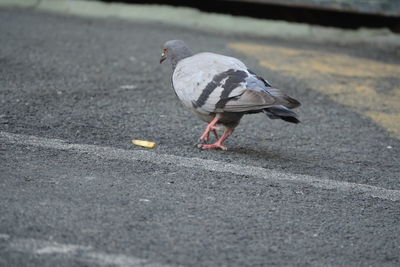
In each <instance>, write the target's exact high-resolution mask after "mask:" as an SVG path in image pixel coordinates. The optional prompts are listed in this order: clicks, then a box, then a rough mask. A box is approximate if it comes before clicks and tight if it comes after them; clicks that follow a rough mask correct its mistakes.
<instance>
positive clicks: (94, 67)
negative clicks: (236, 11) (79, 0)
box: [0, 8, 400, 266]
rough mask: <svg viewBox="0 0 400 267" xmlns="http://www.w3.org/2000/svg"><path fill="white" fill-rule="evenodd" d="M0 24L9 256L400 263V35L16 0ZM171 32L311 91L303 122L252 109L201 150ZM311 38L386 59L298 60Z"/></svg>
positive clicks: (122, 262) (322, 49) (76, 262)
mask: <svg viewBox="0 0 400 267" xmlns="http://www.w3.org/2000/svg"><path fill="white" fill-rule="evenodd" d="M0 22H1V23H0V38H1V40H0V102H1V105H0V141H1V143H0V162H1V164H0V192H1V194H0V266H265V265H280V266H282V265H284V266H294V265H295V266H399V265H400V256H399V255H400V237H399V235H398V233H400V208H399V202H400V185H399V177H400V164H399V155H400V139H399V138H398V136H399V132H398V130H397V129H398V124H399V123H400V122H399V121H397V122H396V119H398V116H399V114H400V113H399V112H398V111H399V109H398V108H399V106H398V104H396V103H398V102H397V101H394V100H397V97H398V95H399V94H398V91H399V90H400V89H399V87H398V84H399V78H398V77H396V75H397V67H400V59H399V58H398V57H396V55H397V54H396V50H394V49H393V47H390V48H389V47H388V48H385V47H379V48H377V47H374V46H367V45H357V44H354V43H353V44H340V45H339V44H334V43H323V42H313V41H312V40H307V41H288V40H286V41H285V40H280V39H272V38H250V37H244V36H235V35H229V34H227V35H224V34H218V33H206V32H202V31H195V30H190V29H185V28H180V27H175V26H168V25H164V24H161V23H145V22H128V21H123V20H118V19H111V18H108V19H93V18H92V19H91V18H82V17H72V16H63V15H54V14H49V13H41V12H35V11H29V10H13V9H6V8H3V9H0ZM169 39H182V40H185V41H186V42H187V43H188V44H189V45H190V46H191V47H192V49H193V50H194V51H195V52H200V51H212V52H218V53H222V54H226V55H232V56H236V57H239V58H241V59H242V60H243V61H244V62H245V63H246V64H247V65H248V66H249V67H251V69H253V70H254V71H256V72H257V73H259V74H260V75H262V76H264V77H265V78H267V79H268V81H269V82H270V83H272V84H273V85H274V86H275V87H278V88H281V89H283V90H284V91H285V92H287V93H288V94H289V95H291V96H293V97H295V98H297V99H299V100H300V101H301V102H302V103H303V106H302V107H301V108H300V109H299V113H300V118H301V120H302V123H301V124H299V125H290V124H287V123H284V122H280V121H272V120H268V119H267V118H266V117H265V116H263V115H262V114H258V115H252V116H247V117H245V118H244V119H243V120H242V123H241V124H240V126H239V127H238V129H237V131H236V132H235V133H234V135H233V136H232V137H231V138H230V139H229V140H228V141H227V142H226V145H227V146H228V148H229V150H228V151H215V150H212V151H202V150H199V149H197V148H196V147H195V146H194V144H195V142H196V140H197V138H198V136H199V135H200V134H201V132H202V130H203V128H204V127H205V125H204V124H203V123H202V122H200V121H198V120H197V119H196V118H195V117H193V116H192V115H191V113H190V112H189V111H187V110H185V109H184V108H183V106H182V105H181V104H180V103H179V102H178V100H177V99H176V97H175V95H174V93H173V91H172V88H171V85H170V73H171V68H170V66H168V65H167V64H165V65H159V64H158V60H159V56H160V52H161V45H162V44H163V43H164V42H165V41H166V40H169ZM282 48H285V49H286V50H280V49H282ZM257 49H259V50H257ZM260 49H261V50H260ZM271 49H272V50H271ZM257 51H258V53H257ZM268 51H269V53H271V54H270V56H268V57H267V58H265V57H266V55H268V54H266V53H267V52H268ZM271 51H272V52H271ZM288 51H289V52H288ZM296 51H300V53H299V54H300V56H301V55H304V53H305V52H304V51H308V52H307V53H308V54H307V53H305V55H306V56H307V58H309V57H312V56H313V55H314V56H315V58H321V57H322V58H323V57H324V55H325V56H326V55H328V56H331V55H335V57H333V58H334V59H332V57H328V59H329V60H336V61H329V62H335V64H336V63H337V64H344V65H345V66H348V64H354V66H357V69H361V70H363V69H362V68H363V66H365V65H368V66H375V67H376V68H372V70H364V71H363V72H362V73H361V74H360V73H358V72H355V73H351V72H350V74H351V75H350V77H349V75H348V76H346V75H345V74H343V73H341V72H340V71H341V70H343V68H341V67H338V68H339V69H334V70H332V69H330V68H328V69H327V67H326V66H327V65H326V63H321V62H318V61H313V62H314V63H310V64H308V65H306V66H300V67H299V68H294V69H293V68H291V66H293V65H294V64H300V63H299V62H301V60H300V61H296V60H295V57H294V55H297V54H296ZM310 51H311V52H310ZM293 53H294V54H293ZM310 53H311V54H310ZM336 56H337V57H336ZM277 57H278V58H277ZM268 58H270V59H271V60H270V61H268ZM285 58H286V59H285ZM343 58H346V60H344V59H343ZM347 60H348V61H347ZM360 60H361V63H360ZM265 62H269V63H268V64H267V63H265ZM271 62H272V63H274V65H273V66H272V65H271ZM315 62H317V63H318V64H317V63H315ZM349 62H350V63H349ZM357 62H358V63H357ZM371 62H373V63H371ZM280 63H281V64H280ZM321 64H322V65H321ZM323 64H325V65H323ZM328 65H329V64H328ZM274 66H276V67H274ZM351 66H353V65H351ZM310 70H311V71H310ZM316 71H321V72H323V75H328V76H326V77H327V78H326V79H325V78H324V79H321V78H318V77H320V76H318V75H315V72H316ZM381 72H384V73H386V75H373V74H371V73H381ZM365 75H367V78H366V76H365ZM323 77H325V76H323ZM365 81H368V83H367V84H365V85H363V83H364V82H365ZM343 84H345V85H346V84H349V86H348V87H351V88H349V89H348V91H340V90H343V86H342V87H341V86H340V85H343ZM376 84H380V85H381V86H380V87H379V90H378V91H376V92H375V94H372V93H370V91H368V90H369V89H368V88H370V87H371V86H375V85H376ZM354 85H363V86H362V87H360V88H364V89H360V88H359V87H354ZM368 86H369V87H368ZM323 88H328V89H329V90H327V91H326V90H325V89H323ZM354 88H358V90H355V91H353V89H354ZM365 88H367V89H365ZM339 89H340V90H339ZM332 90H339V91H335V92H334V93H333V94H331V93H330V92H331V91H332ZM365 92H369V93H365ZM377 95H379V97H377ZM348 99H353V100H351V101H349V100H348ZM354 99H355V100H354ZM357 99H362V103H361V102H360V101H358V102H357V101H356V100H357ZM366 99H367V100H366ZM365 101H371V102H368V103H373V104H371V105H363V103H365ZM375 106H376V107H377V108H376V109H375ZM381 106H384V108H380V107H381ZM378 107H379V109H378ZM376 114H378V115H379V116H378V115H376ZM382 114H383V115H382ZM385 115H387V116H386V117H385ZM388 117H389V118H393V119H394V122H393V121H390V120H389V121H386V120H384V119H382V120H381V118H388ZM391 122H392V123H391ZM131 139H144V140H151V141H155V142H157V144H158V146H157V148H156V149H154V150H151V151H149V150H146V151H143V150H145V149H143V148H139V147H135V146H133V145H132V144H131V143H130V140H131Z"/></svg>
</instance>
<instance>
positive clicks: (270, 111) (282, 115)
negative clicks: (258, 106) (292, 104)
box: [263, 105, 300, 123]
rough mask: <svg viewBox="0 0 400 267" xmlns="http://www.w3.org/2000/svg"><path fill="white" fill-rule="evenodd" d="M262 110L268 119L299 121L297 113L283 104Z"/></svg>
mask: <svg viewBox="0 0 400 267" xmlns="http://www.w3.org/2000/svg"><path fill="white" fill-rule="evenodd" d="M263 112H264V113H265V114H266V115H267V116H268V117H269V118H270V119H273V120H274V119H281V120H284V121H287V122H291V123H299V122H300V121H299V120H298V119H297V114H296V113H295V112H293V111H291V110H290V109H288V108H286V107H285V106H283V105H279V106H275V107H270V108H265V109H263Z"/></svg>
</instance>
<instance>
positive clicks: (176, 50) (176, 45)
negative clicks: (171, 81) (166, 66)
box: [160, 40, 193, 69]
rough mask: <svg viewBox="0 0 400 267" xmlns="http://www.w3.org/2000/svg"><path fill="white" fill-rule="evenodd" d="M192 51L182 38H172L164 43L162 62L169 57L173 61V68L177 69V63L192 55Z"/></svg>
mask: <svg viewBox="0 0 400 267" xmlns="http://www.w3.org/2000/svg"><path fill="white" fill-rule="evenodd" d="M192 55H193V54H192V51H190V49H189V47H188V46H187V45H186V44H185V43H184V42H183V41H181V40H170V41H167V42H165V44H164V45H163V52H162V54H161V58H160V63H162V62H163V61H164V60H165V59H167V58H169V59H170V61H171V63H172V68H173V69H175V67H176V64H178V62H179V61H181V60H182V59H184V58H187V57H190V56H192Z"/></svg>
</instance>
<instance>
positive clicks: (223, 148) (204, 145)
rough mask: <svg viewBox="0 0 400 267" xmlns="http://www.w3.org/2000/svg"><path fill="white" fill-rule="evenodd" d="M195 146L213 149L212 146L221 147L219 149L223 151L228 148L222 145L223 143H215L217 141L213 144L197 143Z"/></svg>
mask: <svg viewBox="0 0 400 267" xmlns="http://www.w3.org/2000/svg"><path fill="white" fill-rule="evenodd" d="M197 147H198V148H201V149H213V148H215V149H221V150H224V151H226V150H228V148H227V147H226V146H223V145H220V144H217V143H215V144H198V145H197Z"/></svg>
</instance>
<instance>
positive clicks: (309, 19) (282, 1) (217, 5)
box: [102, 0, 400, 32]
mask: <svg viewBox="0 0 400 267" xmlns="http://www.w3.org/2000/svg"><path fill="white" fill-rule="evenodd" d="M102 1H103V2H125V3H138V4H164V5H172V6H185V7H194V8H197V9H200V10H202V11H207V12H217V13H224V14H232V15H241V16H249V17H253V18H263V19H274V20H286V21H290V22H302V23H311V24H316V25H322V26H332V27H340V28H352V29H355V28H359V27H371V28H381V27H387V28H389V29H391V30H392V31H394V32H400V1H398V0H214V1H201V0H186V1H185V0H148V1H146V0H102Z"/></svg>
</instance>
